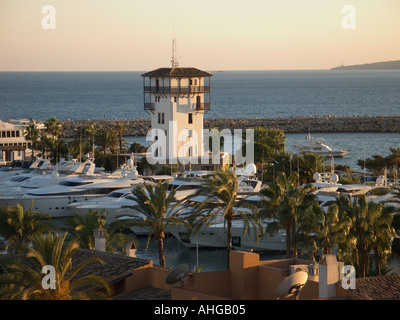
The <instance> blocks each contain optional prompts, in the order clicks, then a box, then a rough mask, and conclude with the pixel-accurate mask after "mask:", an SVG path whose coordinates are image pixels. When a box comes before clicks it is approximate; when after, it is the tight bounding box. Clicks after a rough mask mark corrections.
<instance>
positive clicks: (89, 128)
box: [82, 124, 96, 157]
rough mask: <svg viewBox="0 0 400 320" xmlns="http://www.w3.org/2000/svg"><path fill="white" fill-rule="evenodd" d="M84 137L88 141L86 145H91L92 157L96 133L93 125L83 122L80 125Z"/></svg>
mask: <svg viewBox="0 0 400 320" xmlns="http://www.w3.org/2000/svg"><path fill="white" fill-rule="evenodd" d="M82 130H83V133H84V136H85V139H86V141H87V143H88V145H90V146H92V157H94V146H95V144H94V137H95V134H96V128H95V127H94V125H93V124H92V125H89V124H85V125H84V126H83V127H82Z"/></svg>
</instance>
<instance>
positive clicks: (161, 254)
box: [156, 233, 165, 267]
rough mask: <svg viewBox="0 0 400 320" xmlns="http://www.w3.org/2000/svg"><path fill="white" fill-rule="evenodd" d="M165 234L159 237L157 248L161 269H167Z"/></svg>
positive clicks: (157, 238)
mask: <svg viewBox="0 0 400 320" xmlns="http://www.w3.org/2000/svg"><path fill="white" fill-rule="evenodd" d="M164 238H165V235H164V233H160V234H159V235H157V237H156V240H157V246H158V261H159V264H160V266H161V267H165V256H164Z"/></svg>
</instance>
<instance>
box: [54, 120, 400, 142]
mask: <svg viewBox="0 0 400 320" xmlns="http://www.w3.org/2000/svg"><path fill="white" fill-rule="evenodd" d="M118 122H121V123H123V124H124V125H125V126H126V130H125V131H124V132H123V135H124V136H133V137H135V136H145V135H146V134H147V132H148V131H149V130H150V119H143V118H141V119H123V120H65V121H61V124H62V134H61V136H62V137H63V138H70V137H72V136H73V135H74V132H76V130H77V129H78V128H79V127H80V126H83V125H85V124H88V125H94V126H95V127H105V128H113V127H114V126H115V124H116V123H118ZM257 127H263V128H279V129H282V130H283V131H284V132H285V133H308V132H310V133H323V132H400V116H390V117H388V116H364V117H355V116H354V117H346V116H340V117H339V116H326V117H317V116H315V117H293V118H263V119H259V118H235V119H233V118H205V119H204V128H206V129H209V128H217V129H220V130H221V129H251V128H257Z"/></svg>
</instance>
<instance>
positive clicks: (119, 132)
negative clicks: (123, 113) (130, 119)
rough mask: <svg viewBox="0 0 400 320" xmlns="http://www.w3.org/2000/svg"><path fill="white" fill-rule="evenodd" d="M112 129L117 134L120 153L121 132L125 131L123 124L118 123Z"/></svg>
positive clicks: (120, 151)
mask: <svg viewBox="0 0 400 320" xmlns="http://www.w3.org/2000/svg"><path fill="white" fill-rule="evenodd" d="M114 129H115V130H116V131H117V133H118V139H119V153H122V132H123V131H124V130H126V125H125V124H123V123H122V122H118V123H117V124H116V125H115V127H114Z"/></svg>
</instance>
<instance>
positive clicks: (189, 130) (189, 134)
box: [188, 129, 193, 138]
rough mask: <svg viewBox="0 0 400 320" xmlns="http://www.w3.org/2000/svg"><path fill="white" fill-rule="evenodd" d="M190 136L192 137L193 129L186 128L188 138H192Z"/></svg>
mask: <svg viewBox="0 0 400 320" xmlns="http://www.w3.org/2000/svg"><path fill="white" fill-rule="evenodd" d="M192 137H193V130H192V129H188V138H192Z"/></svg>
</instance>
